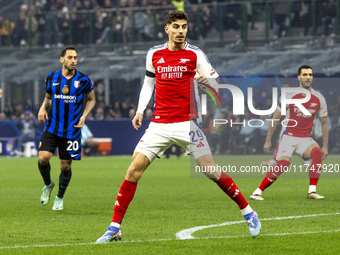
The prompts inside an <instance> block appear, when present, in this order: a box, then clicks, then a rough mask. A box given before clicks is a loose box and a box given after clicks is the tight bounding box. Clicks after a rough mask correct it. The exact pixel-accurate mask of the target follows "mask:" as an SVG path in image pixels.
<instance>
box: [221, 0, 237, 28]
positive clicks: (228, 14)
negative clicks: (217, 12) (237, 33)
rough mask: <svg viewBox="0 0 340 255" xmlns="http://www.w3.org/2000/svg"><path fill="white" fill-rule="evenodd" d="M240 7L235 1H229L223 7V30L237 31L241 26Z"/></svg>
mask: <svg viewBox="0 0 340 255" xmlns="http://www.w3.org/2000/svg"><path fill="white" fill-rule="evenodd" d="M240 7H241V6H240V5H239V4H237V3H236V1H235V0H229V1H228V2H227V5H226V6H225V12H224V13H225V14H224V28H225V29H226V30H238V29H239V28H240V24H241V20H240V17H241V11H240Z"/></svg>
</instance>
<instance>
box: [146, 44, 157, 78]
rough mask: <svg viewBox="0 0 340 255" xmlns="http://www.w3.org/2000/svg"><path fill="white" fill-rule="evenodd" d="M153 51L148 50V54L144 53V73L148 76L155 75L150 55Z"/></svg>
mask: <svg viewBox="0 0 340 255" xmlns="http://www.w3.org/2000/svg"><path fill="white" fill-rule="evenodd" d="M153 53H154V51H153V50H149V51H148V54H147V55H146V73H147V75H148V76H150V77H152V76H153V77H155V76H154V74H155V67H154V66H153V64H152V56H153Z"/></svg>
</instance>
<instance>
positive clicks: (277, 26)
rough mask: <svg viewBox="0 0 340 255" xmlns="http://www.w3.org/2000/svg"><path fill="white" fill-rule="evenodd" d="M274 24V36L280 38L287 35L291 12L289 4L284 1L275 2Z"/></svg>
mask: <svg viewBox="0 0 340 255" xmlns="http://www.w3.org/2000/svg"><path fill="white" fill-rule="evenodd" d="M273 11H274V24H273V33H274V38H280V37H282V36H286V35H287V26H286V24H287V19H288V14H289V4H287V2H284V1H281V0H279V1H275V2H274V3H273Z"/></svg>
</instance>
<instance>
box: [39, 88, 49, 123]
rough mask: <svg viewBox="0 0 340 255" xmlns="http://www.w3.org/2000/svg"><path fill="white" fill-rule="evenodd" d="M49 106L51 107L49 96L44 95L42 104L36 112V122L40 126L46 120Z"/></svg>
mask: <svg viewBox="0 0 340 255" xmlns="http://www.w3.org/2000/svg"><path fill="white" fill-rule="evenodd" d="M51 105H52V100H51V95H50V94H48V93H46V95H45V98H44V102H43V103H42V105H41V107H40V109H39V112H38V121H39V123H40V124H44V123H45V120H47V119H48V113H47V109H49V108H50V107H51Z"/></svg>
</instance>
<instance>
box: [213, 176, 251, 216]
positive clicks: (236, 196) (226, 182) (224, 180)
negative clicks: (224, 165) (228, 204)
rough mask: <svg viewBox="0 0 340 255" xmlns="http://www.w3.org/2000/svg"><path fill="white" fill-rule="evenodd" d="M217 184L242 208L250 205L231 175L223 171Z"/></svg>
mask: <svg viewBox="0 0 340 255" xmlns="http://www.w3.org/2000/svg"><path fill="white" fill-rule="evenodd" d="M216 184H217V185H218V186H219V187H220V188H221V189H222V190H223V191H224V193H226V194H227V195H228V196H229V197H230V198H231V199H232V200H234V201H235V202H236V204H238V207H239V208H240V209H241V210H242V209H244V208H246V207H247V206H248V202H247V200H246V199H245V198H244V196H243V194H242V192H241V191H240V190H239V188H237V186H236V184H235V182H234V181H233V179H231V177H230V176H229V175H227V174H226V173H223V172H222V173H221V177H220V178H219V179H218V180H217V181H216Z"/></svg>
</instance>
